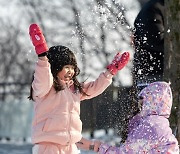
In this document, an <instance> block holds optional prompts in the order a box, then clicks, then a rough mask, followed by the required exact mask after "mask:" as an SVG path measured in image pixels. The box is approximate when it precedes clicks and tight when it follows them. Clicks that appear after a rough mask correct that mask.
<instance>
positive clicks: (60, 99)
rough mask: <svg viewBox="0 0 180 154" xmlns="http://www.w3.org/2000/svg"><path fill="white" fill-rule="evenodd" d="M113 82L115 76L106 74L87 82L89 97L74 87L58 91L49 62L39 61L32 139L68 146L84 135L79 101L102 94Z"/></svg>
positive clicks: (35, 85)
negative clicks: (82, 133)
mask: <svg viewBox="0 0 180 154" xmlns="http://www.w3.org/2000/svg"><path fill="white" fill-rule="evenodd" d="M111 82H112V75H110V74H109V75H107V76H106V75H105V74H104V73H102V74H100V76H99V77H98V78H97V79H96V80H95V81H93V82H89V83H84V85H83V88H84V91H85V92H86V93H87V94H88V95H89V96H84V95H81V94H80V93H78V92H77V93H73V91H72V90H71V89H72V86H73V85H70V86H69V87H68V86H66V87H65V89H64V90H62V91H59V92H56V91H55V89H54V87H53V86H52V85H53V77H52V74H51V70H50V64H49V62H48V61H47V60H46V61H43V60H38V62H37V65H36V69H35V73H34V81H33V83H32V87H33V98H34V100H35V102H34V119H33V124H32V142H33V143H40V142H53V143H57V144H61V145H69V144H74V143H76V142H78V141H79V140H80V139H81V138H82V135H81V130H82V122H81V120H80V101H81V100H84V99H90V98H93V97H95V96H97V95H99V94H101V93H102V92H103V91H104V90H105V89H106V88H107V87H108V86H109V85H110V84H111Z"/></svg>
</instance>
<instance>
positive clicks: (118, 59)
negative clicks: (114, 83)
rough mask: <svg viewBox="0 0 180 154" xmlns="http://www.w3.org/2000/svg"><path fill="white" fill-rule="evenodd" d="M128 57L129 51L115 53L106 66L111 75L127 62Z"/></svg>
mask: <svg viewBox="0 0 180 154" xmlns="http://www.w3.org/2000/svg"><path fill="white" fill-rule="evenodd" d="M129 58H130V54H129V52H124V53H123V54H121V53H117V54H116V56H115V57H114V59H113V61H112V62H111V64H109V65H108V66H107V69H108V70H109V72H110V73H111V74H112V75H116V74H117V72H118V71H119V70H121V69H122V68H123V67H124V66H126V64H127V63H128V61H129Z"/></svg>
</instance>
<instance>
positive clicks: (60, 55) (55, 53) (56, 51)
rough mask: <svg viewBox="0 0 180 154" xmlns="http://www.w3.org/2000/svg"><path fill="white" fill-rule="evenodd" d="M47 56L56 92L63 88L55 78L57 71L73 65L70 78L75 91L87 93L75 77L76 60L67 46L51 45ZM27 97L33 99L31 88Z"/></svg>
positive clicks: (76, 72) (77, 72)
mask: <svg viewBox="0 0 180 154" xmlns="http://www.w3.org/2000/svg"><path fill="white" fill-rule="evenodd" d="M47 58H48V59H49V63H50V65H51V73H52V75H53V78H54V81H53V86H54V88H55V91H56V92H58V91H61V90H63V86H62V85H61V84H60V83H59V82H58V78H57V74H58V72H60V71H61V70H62V69H63V67H64V66H65V65H73V66H74V71H75V73H74V76H73V77H72V80H73V82H74V88H75V91H79V92H80V93H81V94H83V95H87V94H86V93H85V92H84V91H83V88H82V85H81V84H80V83H79V81H78V80H77V78H76V77H77V76H78V75H79V73H80V70H79V68H78V66H77V61H76V57H75V55H74V53H73V52H72V51H71V50H70V49H69V48H68V47H65V46H61V45H58V46H52V47H51V48H50V49H49V51H48V54H47ZM31 89H32V88H31ZM28 98H29V99H30V100H33V99H32V90H31V92H30V96H29V97H28Z"/></svg>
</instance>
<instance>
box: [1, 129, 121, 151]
mask: <svg viewBox="0 0 180 154" xmlns="http://www.w3.org/2000/svg"><path fill="white" fill-rule="evenodd" d="M83 137H85V138H87V139H90V132H83ZM94 139H97V140H101V141H104V142H106V143H109V144H110V145H116V144H119V142H120V140H121V138H120V137H119V136H118V135H116V134H115V131H114V130H113V129H109V130H108V134H105V130H103V129H102V130H96V131H95V132H94ZM32 147H33V145H32V144H31V143H30V140H29V141H26V142H23V141H22V140H18V141H17V140H13V139H12V140H10V141H7V140H5V139H2V140H1V141H0V154H32ZM79 154H95V153H94V152H92V151H85V150H79Z"/></svg>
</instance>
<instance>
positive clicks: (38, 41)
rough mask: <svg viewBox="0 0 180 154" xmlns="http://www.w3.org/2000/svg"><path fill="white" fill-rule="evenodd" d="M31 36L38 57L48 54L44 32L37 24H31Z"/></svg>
mask: <svg viewBox="0 0 180 154" xmlns="http://www.w3.org/2000/svg"><path fill="white" fill-rule="evenodd" d="M29 35H30V37H31V41H32V43H33V45H34V47H35V50H36V53H37V55H41V54H43V53H46V52H47V51H48V50H49V49H48V46H47V43H46V40H45V38H44V35H43V33H42V30H41V28H40V27H39V26H38V25H37V24H31V25H30V26H29Z"/></svg>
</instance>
